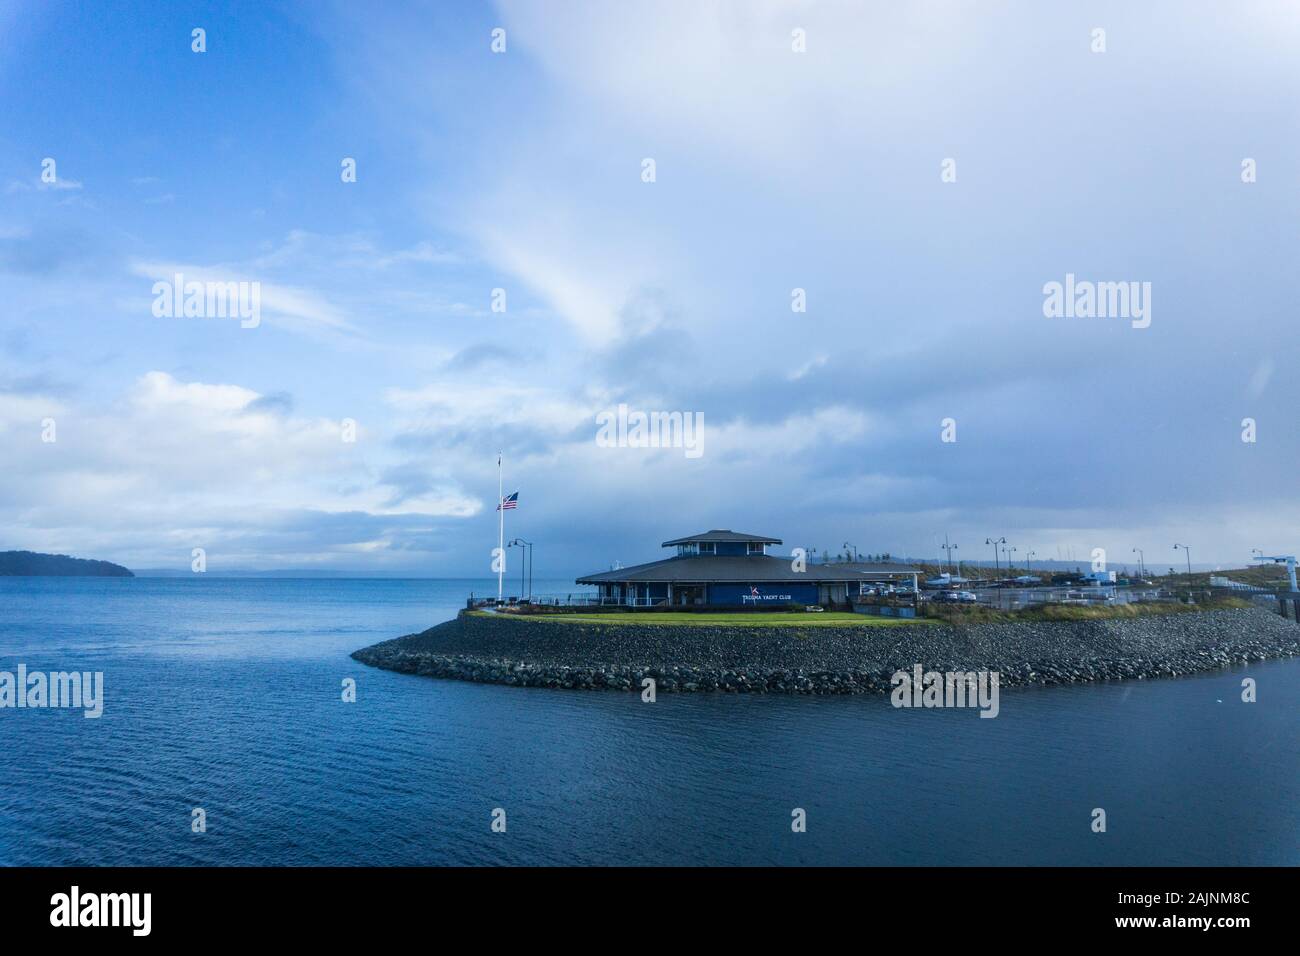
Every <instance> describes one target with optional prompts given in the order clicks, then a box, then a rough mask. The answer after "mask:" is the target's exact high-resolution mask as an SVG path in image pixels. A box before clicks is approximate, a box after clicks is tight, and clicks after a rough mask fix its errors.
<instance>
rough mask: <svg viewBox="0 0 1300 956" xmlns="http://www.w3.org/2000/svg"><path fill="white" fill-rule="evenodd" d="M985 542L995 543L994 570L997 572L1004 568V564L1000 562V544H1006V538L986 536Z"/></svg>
mask: <svg viewBox="0 0 1300 956" xmlns="http://www.w3.org/2000/svg"><path fill="white" fill-rule="evenodd" d="M984 543H985V544H991V545H993V571H994V573H997V572H999V571H1001V570H1002V565H1000V564H998V545H1000V544H1006V543H1007V539H1006V538H985V539H984Z"/></svg>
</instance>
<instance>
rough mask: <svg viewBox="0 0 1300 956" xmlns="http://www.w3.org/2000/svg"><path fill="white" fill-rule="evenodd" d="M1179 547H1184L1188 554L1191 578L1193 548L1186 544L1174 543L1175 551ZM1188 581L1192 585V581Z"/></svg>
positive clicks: (1188, 568)
mask: <svg viewBox="0 0 1300 956" xmlns="http://www.w3.org/2000/svg"><path fill="white" fill-rule="evenodd" d="M1179 548H1182V549H1183V551H1184V552H1185V553H1186V554H1187V576H1188V577H1189V578H1190V577H1191V576H1192V549H1191V548H1189V547H1188V546H1187V545H1185V544H1176V545H1174V550H1175V551H1177V550H1178V549H1179ZM1187 583H1188V584H1189V585H1190V584H1191V583H1192V582H1191V581H1188V582H1187Z"/></svg>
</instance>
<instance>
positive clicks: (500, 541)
mask: <svg viewBox="0 0 1300 956" xmlns="http://www.w3.org/2000/svg"><path fill="white" fill-rule="evenodd" d="M502 490H503V489H502V487H501V454H500V453H499V452H498V453H497V603H498V604H500V603H501V586H502V583H501V582H502V578H503V576H504V575H505V573H506V503H505V499H503V498H502V497H501V492H502Z"/></svg>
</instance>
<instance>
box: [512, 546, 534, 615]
mask: <svg viewBox="0 0 1300 956" xmlns="http://www.w3.org/2000/svg"><path fill="white" fill-rule="evenodd" d="M506 547H508V548H516V547H517V548H519V549H520V550H521V551H523V549H524V548H527V549H528V550H527V551H524V554H521V555H520V558H519V596H520V597H523V594H524V564H525V561H524V555H527V558H528V560H527V562H526V563H527V565H528V600H530V601H531V600H532V599H533V543H532V542H531V541H525V540H524V539H523V538H513V539H512V540H511V541H510V543H509V544H508V545H506Z"/></svg>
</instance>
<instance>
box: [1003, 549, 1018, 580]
mask: <svg viewBox="0 0 1300 956" xmlns="http://www.w3.org/2000/svg"><path fill="white" fill-rule="evenodd" d="M1015 552H1016V549H1015V548H1008V547H1007V546H1006V545H1005V544H1004V545H1003V546H1002V553H1003V554H1004V555H1005V556H1006V559H1007V574H1010V573H1011V572H1012V571H1013V570H1015V569H1014V568H1013V567H1012V566H1011V555H1013V554H1015Z"/></svg>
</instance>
